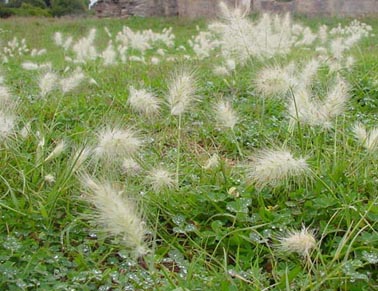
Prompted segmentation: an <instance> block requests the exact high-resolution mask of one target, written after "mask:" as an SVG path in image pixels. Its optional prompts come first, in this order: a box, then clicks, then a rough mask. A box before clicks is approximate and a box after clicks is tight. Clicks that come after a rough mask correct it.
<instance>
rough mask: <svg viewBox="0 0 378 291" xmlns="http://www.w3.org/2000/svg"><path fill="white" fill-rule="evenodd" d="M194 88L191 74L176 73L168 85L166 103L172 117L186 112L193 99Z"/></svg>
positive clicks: (184, 72) (183, 71) (184, 71)
mask: <svg viewBox="0 0 378 291" xmlns="http://www.w3.org/2000/svg"><path fill="white" fill-rule="evenodd" d="M195 92H196V86H195V79H194V76H193V73H191V72H189V71H186V70H179V71H177V72H176V73H175V74H174V75H173V77H172V80H171V82H170V83H169V85H168V96H167V101H168V104H169V106H170V108H171V114H172V115H181V114H183V113H184V111H185V110H187V108H188V106H189V105H190V103H191V102H192V101H193V100H194V99H195V98H196V97H195Z"/></svg>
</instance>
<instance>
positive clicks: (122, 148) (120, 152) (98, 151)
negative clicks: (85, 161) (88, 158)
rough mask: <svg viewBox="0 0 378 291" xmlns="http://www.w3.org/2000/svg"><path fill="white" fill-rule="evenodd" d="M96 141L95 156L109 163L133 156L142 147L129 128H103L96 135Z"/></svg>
mask: <svg viewBox="0 0 378 291" xmlns="http://www.w3.org/2000/svg"><path fill="white" fill-rule="evenodd" d="M97 139H98V143H97V147H96V148H95V150H94V152H95V155H96V156H97V157H99V158H103V159H105V160H110V161H113V160H115V159H120V158H121V159H122V158H125V157H129V156H131V155H134V154H135V153H136V152H137V151H138V150H139V148H140V147H141V145H142V141H141V140H140V139H139V138H138V137H137V136H136V133H135V132H134V131H132V130H131V129H129V128H126V129H118V128H104V129H102V130H100V131H99V132H98V133H97Z"/></svg>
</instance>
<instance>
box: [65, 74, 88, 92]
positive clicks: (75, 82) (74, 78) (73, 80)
mask: <svg viewBox="0 0 378 291" xmlns="http://www.w3.org/2000/svg"><path fill="white" fill-rule="evenodd" d="M84 79H85V75H84V73H83V72H82V71H81V69H80V68H79V69H76V70H75V71H74V72H73V73H72V75H71V76H69V77H67V78H62V79H61V80H60V82H59V84H60V87H61V89H62V92H63V93H67V92H69V91H72V90H73V89H75V88H76V87H78V86H79V85H80V84H81V83H82V81H84Z"/></svg>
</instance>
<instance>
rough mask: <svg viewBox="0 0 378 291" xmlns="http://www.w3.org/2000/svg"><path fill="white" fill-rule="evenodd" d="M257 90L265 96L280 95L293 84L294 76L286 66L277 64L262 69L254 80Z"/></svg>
mask: <svg viewBox="0 0 378 291" xmlns="http://www.w3.org/2000/svg"><path fill="white" fill-rule="evenodd" d="M254 84H255V87H256V90H257V92H259V93H260V94H262V95H263V97H267V98H269V97H280V96H283V95H285V94H286V93H287V92H288V91H289V89H290V87H291V86H293V81H292V77H291V76H290V75H289V73H288V72H287V70H285V69H284V68H281V67H278V66H275V67H267V68H264V69H263V70H261V71H260V72H259V73H258V75H257V77H256V80H255V81H254Z"/></svg>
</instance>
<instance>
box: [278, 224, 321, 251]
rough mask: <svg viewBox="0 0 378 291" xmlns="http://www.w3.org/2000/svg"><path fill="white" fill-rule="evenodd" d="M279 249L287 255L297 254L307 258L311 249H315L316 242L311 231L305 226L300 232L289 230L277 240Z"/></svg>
mask: <svg viewBox="0 0 378 291" xmlns="http://www.w3.org/2000/svg"><path fill="white" fill-rule="evenodd" d="M279 241H280V249H281V250H282V251H284V252H288V253H297V254H299V255H301V256H302V257H306V258H308V257H309V256H310V252H311V250H312V249H314V248H315V247H316V240H315V236H314V233H313V231H312V230H309V229H308V228H306V227H305V226H303V227H302V229H301V230H300V231H296V230H291V231H289V232H288V233H287V235H286V236H283V237H281V238H280V239H279Z"/></svg>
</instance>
